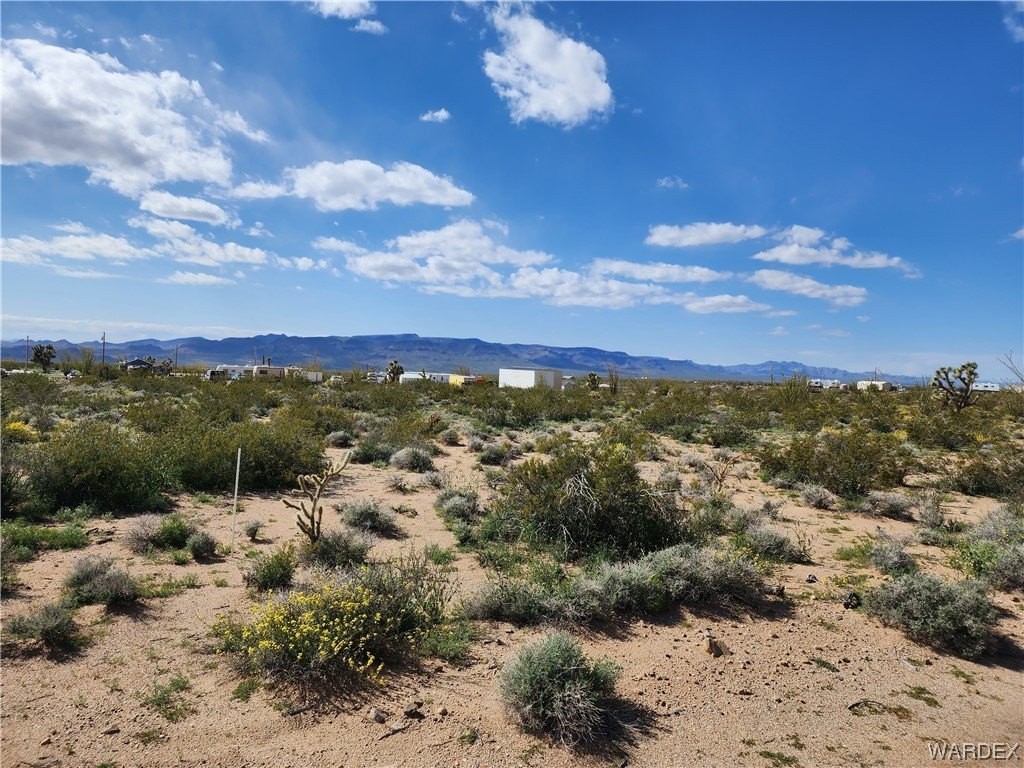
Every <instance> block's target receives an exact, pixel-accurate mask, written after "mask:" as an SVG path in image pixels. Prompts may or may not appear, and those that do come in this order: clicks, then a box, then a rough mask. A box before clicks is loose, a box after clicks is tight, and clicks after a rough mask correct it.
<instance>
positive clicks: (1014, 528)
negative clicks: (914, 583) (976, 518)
mask: <svg viewBox="0 0 1024 768" xmlns="http://www.w3.org/2000/svg"><path fill="white" fill-rule="evenodd" d="M953 549H954V551H953V555H952V557H951V564H952V565H953V567H955V568H958V569H959V570H961V571H963V572H964V573H966V574H967V575H968V576H971V577H973V578H979V579H986V580H988V581H989V582H990V583H991V584H992V585H993V586H995V587H997V588H999V589H1016V588H1018V587H1021V586H1024V570H1015V567H1016V566H1017V565H1019V564H1021V563H1022V562H1024V513H1022V511H1021V508H1020V507H1019V506H1017V505H1010V504H1004V505H1003V506H1001V507H999V508H998V509H996V510H994V511H993V512H990V513H988V514H987V515H986V516H985V517H984V518H982V520H981V521H980V522H979V523H978V525H977V526H976V527H975V528H974V529H973V530H971V531H970V532H969V533H967V534H966V535H965V536H964V537H963V538H961V539H959V540H958V541H956V542H955V544H954V548H953Z"/></svg>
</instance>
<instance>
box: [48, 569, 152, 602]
mask: <svg viewBox="0 0 1024 768" xmlns="http://www.w3.org/2000/svg"><path fill="white" fill-rule="evenodd" d="M64 591H65V593H66V594H67V595H68V597H69V598H70V599H71V600H72V601H74V603H75V604H76V605H94V604H97V603H99V604H102V605H105V606H107V607H108V608H112V607H125V606H129V605H134V604H135V603H137V602H138V601H139V598H140V597H142V586H141V585H140V584H139V582H138V580H136V579H135V578H134V577H133V576H131V575H130V574H129V573H127V572H126V571H123V570H121V569H120V568H114V561H113V560H112V559H104V558H99V557H83V558H80V559H79V560H77V561H75V565H74V567H73V568H72V569H71V573H70V574H68V576H67V578H65V579H64Z"/></svg>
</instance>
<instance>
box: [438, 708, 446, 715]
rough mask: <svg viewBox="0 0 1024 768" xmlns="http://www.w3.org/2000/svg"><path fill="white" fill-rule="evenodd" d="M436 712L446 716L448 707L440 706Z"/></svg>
mask: <svg viewBox="0 0 1024 768" xmlns="http://www.w3.org/2000/svg"><path fill="white" fill-rule="evenodd" d="M437 714H438V715H440V716H441V717H448V707H441V708H440V709H439V710H437Z"/></svg>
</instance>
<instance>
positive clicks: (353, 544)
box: [302, 531, 371, 568]
mask: <svg viewBox="0 0 1024 768" xmlns="http://www.w3.org/2000/svg"><path fill="white" fill-rule="evenodd" d="M370 546H371V544H370V541H369V540H368V539H367V538H366V537H365V536H363V535H361V534H358V533H350V532H349V531H326V532H324V533H323V534H322V535H321V536H320V538H319V539H317V540H316V542H315V543H312V544H311V543H309V542H306V543H305V544H304V545H303V547H302V559H303V560H304V561H305V562H307V563H310V564H314V565H319V566H322V567H324V568H347V567H348V566H350V565H359V564H361V563H363V562H365V561H366V555H367V553H368V552H369V551H370Z"/></svg>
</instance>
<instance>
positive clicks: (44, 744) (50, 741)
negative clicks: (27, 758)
mask: <svg viewBox="0 0 1024 768" xmlns="http://www.w3.org/2000/svg"><path fill="white" fill-rule="evenodd" d="M50 744H53V739H51V738H50V737H49V736H47V737H46V738H45V739H43V740H42V741H41V742H39V746H40V747H48V746H49V745H50Z"/></svg>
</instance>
